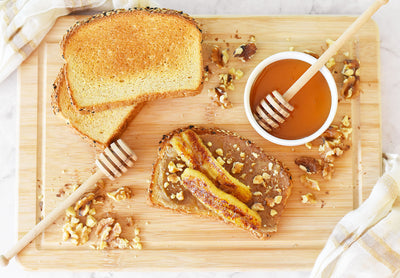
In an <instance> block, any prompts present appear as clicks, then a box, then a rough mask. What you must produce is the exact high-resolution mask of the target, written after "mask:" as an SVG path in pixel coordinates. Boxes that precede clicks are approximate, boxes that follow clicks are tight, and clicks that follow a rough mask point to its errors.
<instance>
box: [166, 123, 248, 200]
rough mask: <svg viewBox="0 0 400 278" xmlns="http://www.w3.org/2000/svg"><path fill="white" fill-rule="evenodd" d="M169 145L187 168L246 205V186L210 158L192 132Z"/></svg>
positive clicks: (178, 135)
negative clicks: (200, 173) (206, 177)
mask: <svg viewBox="0 0 400 278" xmlns="http://www.w3.org/2000/svg"><path fill="white" fill-rule="evenodd" d="M170 142H171V144H172V146H173V147H174V149H175V150H176V151H177V152H178V154H179V156H180V157H181V158H182V159H183V161H185V163H186V164H187V166H188V167H189V168H193V169H196V170H199V171H201V172H203V173H205V174H207V175H208V176H209V177H210V178H211V179H212V180H215V181H216V182H217V184H218V186H219V187H220V188H221V189H222V190H224V191H225V192H227V193H229V194H232V195H233V196H235V197H236V198H238V199H239V200H240V201H242V202H244V203H247V202H249V201H250V200H251V198H252V193H251V191H250V189H249V187H247V186H246V185H244V184H243V183H241V182H240V181H238V180H237V179H236V178H234V177H232V176H231V175H230V174H229V172H228V171H226V170H225V168H224V167H222V166H221V164H219V163H218V161H217V160H216V159H215V158H214V157H213V156H212V154H211V152H210V151H209V150H208V148H207V147H206V146H205V145H204V144H203V142H202V141H201V139H200V137H199V136H198V135H197V134H196V133H195V132H194V131H192V130H186V131H184V132H181V133H179V134H176V135H174V136H173V137H172V138H171V141H170Z"/></svg>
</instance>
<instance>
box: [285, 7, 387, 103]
mask: <svg viewBox="0 0 400 278" xmlns="http://www.w3.org/2000/svg"><path fill="white" fill-rule="evenodd" d="M388 2H389V0H376V1H375V2H374V3H373V4H372V5H371V6H370V7H369V8H368V9H367V10H366V11H365V12H364V13H363V14H361V15H360V16H359V17H358V18H357V19H356V20H355V21H354V22H353V23H352V24H351V25H350V26H349V27H348V28H347V29H346V31H344V33H343V34H342V35H341V36H340V37H339V38H338V39H337V40H336V41H335V42H334V43H333V44H332V45H330V47H329V48H328V49H327V50H326V51H325V52H324V53H323V54H322V55H321V56H320V57H319V59H318V60H317V61H316V62H315V63H314V64H312V66H311V67H309V68H308V69H307V71H306V72H305V73H304V74H303V75H302V76H301V77H300V78H299V79H297V81H296V82H295V83H294V84H293V85H292V86H291V87H290V88H289V89H288V90H287V91H286V93H284V94H283V97H284V99H285V100H286V101H288V102H289V101H290V100H291V99H292V98H293V97H294V96H295V95H296V93H297V92H298V91H299V90H300V89H301V88H303V86H304V85H305V84H306V83H307V82H308V81H310V79H311V78H312V77H313V76H314V75H315V74H316V73H317V72H318V71H319V70H320V69H321V68H322V67H323V66H324V65H325V64H326V62H328V60H329V58H331V57H332V56H333V55H335V54H336V52H338V50H339V49H340V48H341V47H342V46H343V45H344V43H345V42H346V41H347V40H348V39H350V37H351V36H352V35H354V33H356V32H357V31H358V30H359V29H360V28H361V26H362V25H364V23H365V22H367V21H368V20H369V19H370V18H371V16H372V15H373V14H374V13H375V12H376V11H377V10H378V9H379V8H380V7H382V6H383V5H385V4H386V3H388Z"/></svg>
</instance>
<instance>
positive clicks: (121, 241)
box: [110, 237, 130, 249]
mask: <svg viewBox="0 0 400 278" xmlns="http://www.w3.org/2000/svg"><path fill="white" fill-rule="evenodd" d="M110 247H111V248H119V249H127V248H129V247H130V245H129V240H127V239H126V238H122V237H117V238H115V239H114V240H112V241H111V242H110Z"/></svg>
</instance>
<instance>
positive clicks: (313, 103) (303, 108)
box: [250, 59, 331, 140]
mask: <svg viewBox="0 0 400 278" xmlns="http://www.w3.org/2000/svg"><path fill="white" fill-rule="evenodd" d="M309 67H310V64H309V63H307V62H304V61H301V60H296V59H284V60H279V61H276V62H273V63H271V64H270V65H268V66H267V67H266V68H265V69H264V70H263V71H262V72H261V73H260V74H259V76H258V77H257V79H256V80H255V82H254V84H253V86H252V88H251V92H250V106H251V110H252V111H253V113H254V112H255V110H256V107H257V106H258V105H259V104H260V101H261V100H262V99H263V98H265V97H266V95H267V94H270V93H271V92H272V91H274V90H277V91H278V92H279V93H281V94H283V93H285V92H286V91H287V90H288V89H289V88H290V86H291V85H293V83H295V82H296V80H297V79H298V78H299V77H300V76H301V75H302V74H303V73H304V72H305V71H306V70H307V69H308V68H309ZM290 104H291V105H292V106H293V107H294V110H293V111H292V112H291V113H290V116H289V118H287V119H286V120H285V122H284V123H282V124H280V125H279V127H278V128H275V129H273V130H272V131H270V132H269V133H270V134H271V135H273V136H275V137H278V138H281V139H287V140H296V139H300V138H304V137H307V136H309V135H311V134H313V133H315V132H316V131H317V130H318V129H319V128H321V126H322V125H323V124H324V122H325V121H326V119H327V118H328V115H329V112H330V108H331V93H330V89H329V86H328V83H327V81H326V79H325V78H324V76H323V75H322V74H321V73H320V72H318V73H317V74H315V75H314V76H313V77H312V78H311V80H310V81H308V83H307V84H306V85H304V87H303V88H302V89H301V90H300V91H299V92H298V93H297V94H296V95H295V96H294V97H293V98H292V99H291V100H290Z"/></svg>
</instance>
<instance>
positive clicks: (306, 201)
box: [301, 193, 317, 204]
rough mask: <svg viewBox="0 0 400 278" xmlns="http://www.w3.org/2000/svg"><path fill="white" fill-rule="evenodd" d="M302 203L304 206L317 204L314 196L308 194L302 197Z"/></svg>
mask: <svg viewBox="0 0 400 278" xmlns="http://www.w3.org/2000/svg"><path fill="white" fill-rule="evenodd" d="M301 202H302V203H303V204H315V203H316V202H317V200H316V198H315V196H314V194H312V193H307V194H305V195H301Z"/></svg>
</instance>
